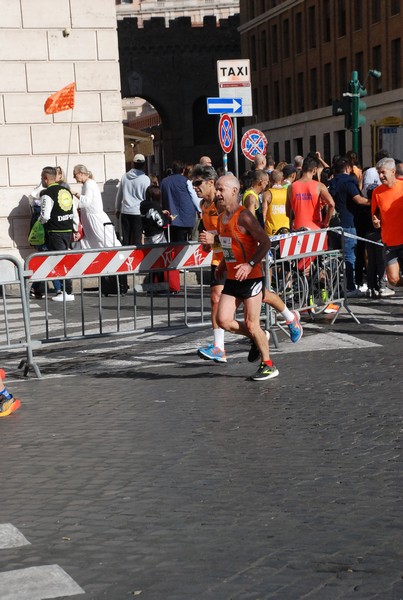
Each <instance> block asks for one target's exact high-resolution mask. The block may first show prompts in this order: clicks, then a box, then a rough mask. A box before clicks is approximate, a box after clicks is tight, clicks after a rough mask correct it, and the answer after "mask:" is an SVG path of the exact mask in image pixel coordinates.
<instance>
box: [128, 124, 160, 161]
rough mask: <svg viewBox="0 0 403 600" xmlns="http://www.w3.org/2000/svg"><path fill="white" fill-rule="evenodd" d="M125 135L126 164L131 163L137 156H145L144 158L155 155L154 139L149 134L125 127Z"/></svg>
mask: <svg viewBox="0 0 403 600" xmlns="http://www.w3.org/2000/svg"><path fill="white" fill-rule="evenodd" d="M123 134H124V139H125V157H126V162H131V161H132V160H133V157H134V155H135V154H144V156H152V155H153V154H154V143H153V139H154V138H153V137H152V136H151V135H150V134H149V133H146V132H145V131H140V130H139V129H133V128H132V127H127V125H123Z"/></svg>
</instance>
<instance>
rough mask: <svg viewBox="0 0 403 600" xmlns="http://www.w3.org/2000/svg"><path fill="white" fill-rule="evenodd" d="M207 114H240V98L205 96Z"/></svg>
mask: <svg viewBox="0 0 403 600" xmlns="http://www.w3.org/2000/svg"><path fill="white" fill-rule="evenodd" d="M207 112H208V114H209V115H221V114H224V113H227V114H229V115H236V114H242V98H207Z"/></svg>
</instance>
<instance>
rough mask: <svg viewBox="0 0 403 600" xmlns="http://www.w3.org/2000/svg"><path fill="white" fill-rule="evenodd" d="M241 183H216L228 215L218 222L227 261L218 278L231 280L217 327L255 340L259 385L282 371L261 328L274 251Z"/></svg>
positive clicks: (231, 180) (231, 179) (229, 177)
mask: <svg viewBox="0 0 403 600" xmlns="http://www.w3.org/2000/svg"><path fill="white" fill-rule="evenodd" d="M238 194H239V181H238V179H237V178H236V177H235V176H234V175H224V176H223V177H220V178H219V179H218V181H217V183H216V197H217V198H218V199H219V200H221V201H222V202H223V206H224V212H223V213H222V214H221V215H220V216H219V218H218V226H217V229H218V235H219V238H220V243H221V247H222V249H223V253H224V258H223V260H222V261H221V262H220V264H219V265H218V267H217V269H216V277H220V276H222V274H223V272H224V269H225V268H226V269H227V280H226V282H225V284H224V289H223V291H222V294H221V298H220V302H219V304H218V312H217V323H218V325H219V326H220V327H222V328H223V329H225V330H226V331H230V332H231V333H236V334H239V335H244V336H246V337H248V338H250V339H252V340H253V341H254V342H255V344H256V346H257V347H258V349H259V352H260V355H261V363H260V366H259V369H258V370H257V372H256V373H255V375H253V376H252V379H253V380H255V381H262V380H265V379H270V378H272V377H277V375H278V370H277V368H276V367H275V366H274V365H273V363H272V361H271V360H270V354H269V343H268V339H267V337H266V335H265V332H264V331H263V330H262V328H261V327H260V309H261V304H262V291H263V289H264V285H263V284H264V282H263V276H264V273H263V268H262V264H261V261H262V259H263V258H264V257H265V256H266V254H267V252H268V251H269V249H270V239H269V237H268V235H267V234H266V233H265V232H264V230H263V228H262V227H261V226H260V225H259V223H258V222H257V220H256V219H255V217H254V216H253V215H252V213H251V212H250V211H249V210H248V209H246V208H245V207H244V206H240V205H239V203H238ZM241 302H243V305H244V321H238V320H236V319H235V311H236V309H237V307H238V305H239V304H240V303H241Z"/></svg>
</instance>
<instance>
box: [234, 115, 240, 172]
mask: <svg viewBox="0 0 403 600" xmlns="http://www.w3.org/2000/svg"><path fill="white" fill-rule="evenodd" d="M234 152H235V157H234V159H235V177H237V178H239V165H238V119H237V118H236V117H234Z"/></svg>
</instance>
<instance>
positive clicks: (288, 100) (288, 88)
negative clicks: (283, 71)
mask: <svg viewBox="0 0 403 600" xmlns="http://www.w3.org/2000/svg"><path fill="white" fill-rule="evenodd" d="M284 96H285V114H286V116H288V115H292V84H291V77H287V79H286V80H285V90H284Z"/></svg>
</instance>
